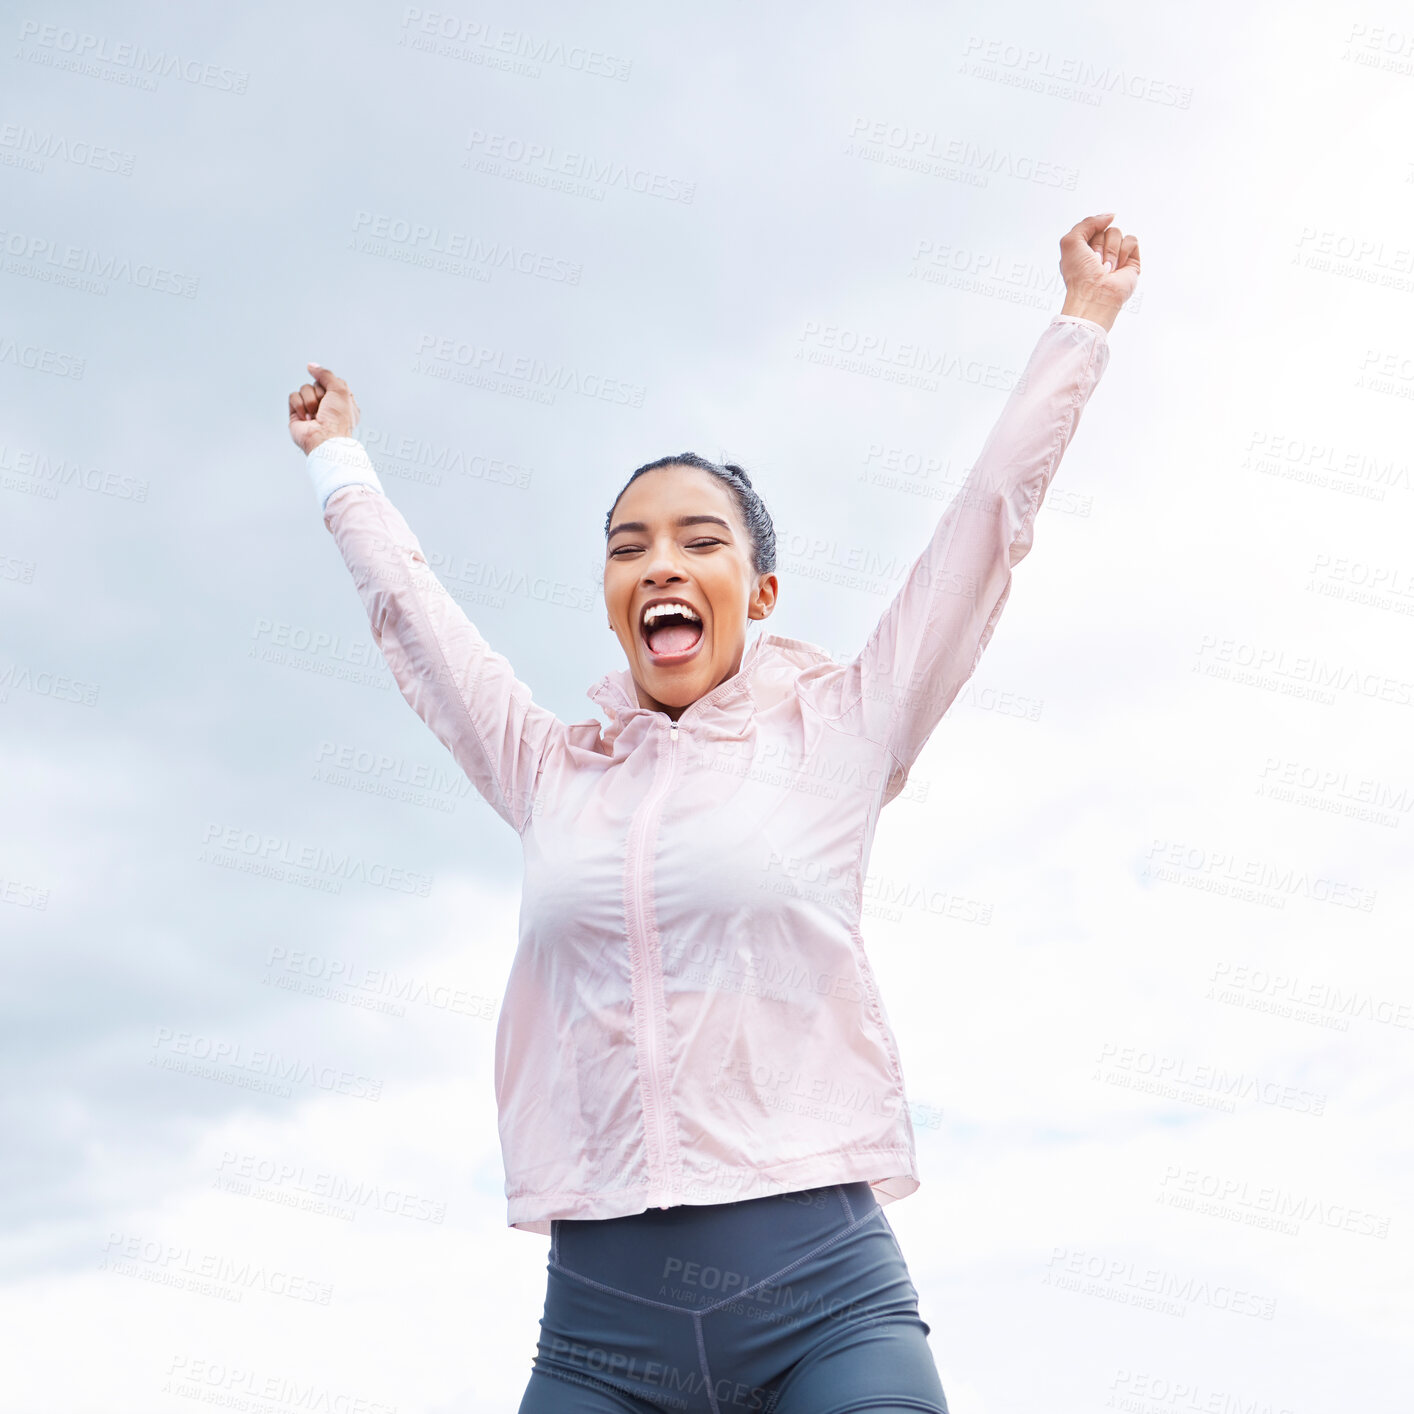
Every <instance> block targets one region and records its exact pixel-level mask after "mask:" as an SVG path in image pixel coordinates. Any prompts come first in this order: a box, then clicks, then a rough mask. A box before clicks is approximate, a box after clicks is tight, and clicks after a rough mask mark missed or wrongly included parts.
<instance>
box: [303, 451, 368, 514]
mask: <svg viewBox="0 0 1414 1414" xmlns="http://www.w3.org/2000/svg"><path fill="white" fill-rule="evenodd" d="M307 465H308V467H309V477H310V480H311V481H313V483H314V496H315V499H316V500H317V501H318V502H319V509H320V510H321V511H323V509H324V507H325V505H326V504H327V503H328V500H329V497H330V496H332V495H333V494H334V492H335V491H337V490H338V489H339V488H340V487H341V486H371V487H373V489H374V490H375V491H379V492H382V491H383V483H382V482H381V481H379V480H378V473H377V472H376V471H374V469H373V463H372V462H371V461H369V459H368V453H367V452H366V451H365V450H364V447H363V443H362V442H360V441H358V440H357V439H356V438H354V437H326V438H325V439H324V441H322V442H321V443H320V444H319V445H318V446H317V447H316V448H315V449H314V450H313V451H312V452H311V453H310V454H309V457H308V459H307Z"/></svg>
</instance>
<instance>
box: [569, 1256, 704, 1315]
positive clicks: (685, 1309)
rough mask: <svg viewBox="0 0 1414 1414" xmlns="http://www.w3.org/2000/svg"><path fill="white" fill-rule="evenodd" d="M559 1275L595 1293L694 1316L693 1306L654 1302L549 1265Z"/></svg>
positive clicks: (645, 1297)
mask: <svg viewBox="0 0 1414 1414" xmlns="http://www.w3.org/2000/svg"><path fill="white" fill-rule="evenodd" d="M550 1265H551V1266H553V1267H554V1269H555V1270H556V1271H557V1272H559V1273H560V1275H561V1276H567V1277H573V1278H574V1279H575V1281H582V1282H583V1283H584V1284H585V1286H592V1287H594V1289H595V1290H596V1291H607V1292H608V1293H609V1294H610V1295H611V1296H622V1297H623V1299H624V1300H625V1301H638V1302H641V1303H642V1304H643V1305H644V1306H656V1307H658V1309H659V1310H661V1311H675V1312H677V1313H678V1314H679V1315H682V1316H695V1315H696V1314H697V1308H696V1307H695V1306H674V1305H673V1304H672V1303H671V1302H670V1301H655V1300H653V1298H652V1297H651V1296H636V1295H634V1293H633V1292H631V1291H620V1290H619V1288H618V1287H616V1286H609V1285H608V1284H607V1283H606V1282H602V1281H595V1280H594V1278H593V1277H587V1276H583V1275H582V1274H581V1273H579V1272H572V1271H570V1269H569V1268H568V1267H562V1266H560V1264H559V1263H558V1262H552V1263H551V1264H550Z"/></svg>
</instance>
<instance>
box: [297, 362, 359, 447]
mask: <svg viewBox="0 0 1414 1414" xmlns="http://www.w3.org/2000/svg"><path fill="white" fill-rule="evenodd" d="M305 367H306V368H308V369H309V372H310V375H311V377H313V379H314V382H313V383H306V384H304V386H303V387H301V388H298V389H296V390H295V391H294V392H293V393H291V394H290V436H291V437H293V438H294V440H295V446H297V447H298V448H299V449H300V451H302V452H304V453H306V454H308V453H310V452H312V451H313V450H314V449H315V448H316V447H317V446H318V445H319V444H320V443H321V442H326V441H328V439H329V438H330V437H348V436H350V435H352V433H353V430H354V428H355V427H357V426H358V419H359V408H358V399H357V398H355V397H354V395H353V394H352V393H351V392H350V391H349V385H348V384H347V383H345V382H344V380H343V379H342V378H340V377H339V375H338V374H337V373H331V372H330V371H329V370H328V369H327V368H321V367H320V366H319V365H318V364H317V363H309V364H306V365H305Z"/></svg>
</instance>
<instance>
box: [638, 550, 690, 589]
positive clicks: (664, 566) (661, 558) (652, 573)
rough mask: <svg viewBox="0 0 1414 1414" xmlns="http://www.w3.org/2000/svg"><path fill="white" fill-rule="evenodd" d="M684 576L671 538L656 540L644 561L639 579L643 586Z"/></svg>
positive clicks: (662, 582) (667, 582)
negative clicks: (641, 576)
mask: <svg viewBox="0 0 1414 1414" xmlns="http://www.w3.org/2000/svg"><path fill="white" fill-rule="evenodd" d="M684 578H686V576H685V575H684V574H683V573H682V566H681V564H680V563H679V560H678V550H677V546H676V545H675V544H674V543H673V542H672V541H671V540H668V541H667V542H662V541H659V542H657V543H656V544H655V545H654V546H653V551H652V553H651V554H650V555H649V556H648V558H647V559H646V560H645V561H644V565H643V578H642V580H641V581H640V582H641V583H642V585H643V586H644V588H647V587H649V586H650V585H659V584H670V583H672V582H673V581H675V580H677V581H680V580H682V579H684Z"/></svg>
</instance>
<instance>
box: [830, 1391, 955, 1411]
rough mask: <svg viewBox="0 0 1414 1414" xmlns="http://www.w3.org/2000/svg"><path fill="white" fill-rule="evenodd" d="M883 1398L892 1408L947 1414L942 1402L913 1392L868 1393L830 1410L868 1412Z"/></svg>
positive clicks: (877, 1405)
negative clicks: (935, 1402)
mask: <svg viewBox="0 0 1414 1414" xmlns="http://www.w3.org/2000/svg"><path fill="white" fill-rule="evenodd" d="M881 1400H882V1401H883V1402H884V1403H886V1404H887V1405H888V1407H889V1408H890V1409H919V1410H922V1411H923V1414H947V1411H946V1410H944V1408H943V1407H942V1405H941V1404H934V1403H933V1401H932V1400H931V1399H928V1400H923V1399H914V1397H913V1396H912V1395H911V1394H889V1395H878V1394H866V1395H865V1396H864V1398H863V1400H862V1401H861V1400H855V1401H854V1403H853V1404H843V1405H841V1406H840V1407H839V1408H838V1409H832V1410H830V1414H868V1411H869V1410H871V1409H878V1408H879V1405H880V1401H881Z"/></svg>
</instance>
